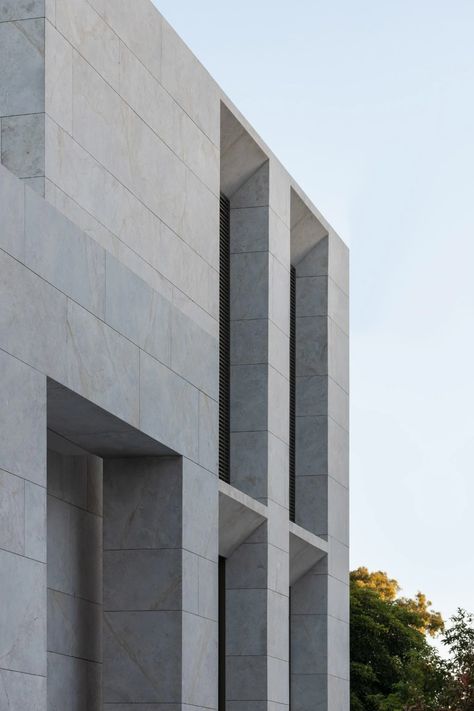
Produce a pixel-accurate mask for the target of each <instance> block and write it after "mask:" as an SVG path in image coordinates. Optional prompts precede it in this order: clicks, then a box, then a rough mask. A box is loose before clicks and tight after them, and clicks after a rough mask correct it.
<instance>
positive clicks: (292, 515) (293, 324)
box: [289, 266, 296, 521]
mask: <svg viewBox="0 0 474 711" xmlns="http://www.w3.org/2000/svg"><path fill="white" fill-rule="evenodd" d="M295 430H296V270H295V268H294V266H291V268H290V437H289V440H290V447H289V460H290V466H289V486H290V499H289V502H290V504H289V505H290V521H294V520H295V484H296V482H295V458H296V448H295Z"/></svg>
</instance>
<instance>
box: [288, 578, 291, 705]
mask: <svg viewBox="0 0 474 711" xmlns="http://www.w3.org/2000/svg"><path fill="white" fill-rule="evenodd" d="M288 677H289V680H288V693H289V697H288V703H289V706H288V708H289V709H290V711H291V585H290V587H289V588H288Z"/></svg>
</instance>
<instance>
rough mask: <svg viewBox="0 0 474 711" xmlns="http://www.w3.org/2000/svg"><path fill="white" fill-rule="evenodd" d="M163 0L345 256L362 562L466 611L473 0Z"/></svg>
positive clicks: (471, 495) (357, 541)
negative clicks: (338, 239) (341, 243)
mask: <svg viewBox="0 0 474 711" xmlns="http://www.w3.org/2000/svg"><path fill="white" fill-rule="evenodd" d="M155 4H156V5H157V7H158V9H159V10H160V11H161V12H162V13H163V14H164V16H165V17H166V18H167V19H168V21H169V22H170V23H171V24H172V25H173V26H174V27H175V29H176V30H177V31H178V33H179V34H180V35H181V36H182V37H183V38H184V40H185V41H186V42H187V43H188V45H189V46H190V47H191V49H192V50H193V51H194V52H195V54H197V56H198V57H199V59H200V60H201V61H202V62H203V63H204V64H205V66H206V67H207V68H208V69H209V71H210V72H211V74H212V75H213V76H214V77H215V78H216V79H217V81H218V82H219V83H220V85H221V86H222V87H223V89H224V90H225V91H226V92H227V94H229V96H230V97H231V99H232V100H233V101H234V102H235V103H236V104H237V106H238V107H239V108H240V109H241V111H242V112H243V113H244V114H245V115H246V117H247V118H248V119H249V120H250V122H251V123H252V124H253V125H254V126H255V128H256V129H257V130H258V132H259V133H260V134H261V136H262V137H263V139H264V140H265V141H266V142H267V143H268V145H269V146H270V147H271V148H272V150H273V151H274V152H275V153H276V154H277V155H278V157H279V158H280V159H281V160H282V162H283V163H284V164H285V165H286V167H287V168H288V169H289V170H290V172H291V173H292V174H293V175H294V177H295V178H296V179H297V181H298V182H299V183H300V185H301V186H302V187H303V188H304V190H305V191H306V192H307V193H308V195H309V196H310V197H311V198H312V200H313V201H314V203H315V204H316V205H317V206H318V208H319V209H320V210H321V212H322V213H323V214H324V215H325V217H326V218H327V219H328V220H329V221H330V222H331V224H332V225H333V226H334V227H335V229H336V230H337V231H338V232H339V233H340V235H341V236H342V237H343V238H344V239H345V240H346V242H347V243H348V244H349V245H350V248H351V296H352V306H351V319H352V321H351V332H352V355H351V387H352V409H351V418H352V419H351V428H352V434H351V448H352V452H351V486H352V496H351V537H352V541H351V543H352V560H351V564H352V566H353V567H355V566H358V565H367V566H368V567H369V568H372V569H383V570H387V571H388V572H389V573H390V575H392V576H393V577H396V578H398V579H399V581H400V582H401V583H402V585H403V587H404V593H406V594H413V593H415V592H416V591H417V590H418V589H421V590H422V591H423V592H425V593H426V594H427V595H428V596H429V597H430V598H431V599H432V601H433V603H434V606H435V608H437V609H440V610H441V611H442V612H443V614H444V615H446V616H447V615H450V614H451V613H452V612H454V610H455V609H456V607H457V606H458V605H461V606H464V607H466V608H468V609H470V610H471V611H474V593H473V591H474V556H473V546H474V535H473V534H474V377H473V367H474V276H473V274H474V2H473V1H472V0H464V1H462V0H451V1H450V2H447V0H442V1H441V0H397V1H396V2H393V1H392V2H390V1H389V0H360V1H359V2H354V1H353V0H324V1H323V0H293V2H288V1H286V2H283V1H282V0H252V1H250V0H239V2H230V3H229V2H223V1H222V0H221V1H220V2H217V1H216V0H156V1H155Z"/></svg>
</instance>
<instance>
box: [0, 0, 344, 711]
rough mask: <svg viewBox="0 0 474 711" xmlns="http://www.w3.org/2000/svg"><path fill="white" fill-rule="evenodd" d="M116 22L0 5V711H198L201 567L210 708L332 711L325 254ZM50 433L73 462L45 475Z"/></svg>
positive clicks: (228, 133) (338, 459)
mask: <svg viewBox="0 0 474 711" xmlns="http://www.w3.org/2000/svg"><path fill="white" fill-rule="evenodd" d="M130 7H131V4H130V2H129V0H45V2H43V1H40V0H0V61H1V64H2V68H3V71H2V75H1V76H0V138H1V145H0V153H1V163H2V164H3V166H0V275H1V278H0V392H1V394H2V402H3V403H5V406H4V407H2V408H1V411H0V435H1V438H2V446H1V447H0V601H1V602H2V604H1V605H0V632H1V634H0V708H2V709H3V707H5V708H6V709H8V711H20V710H21V711H24V709H25V708H28V709H30V710H31V711H45V709H46V708H48V707H49V708H50V709H54V708H61V705H62V708H64V707H65V706H66V705H67V706H68V708H69V707H71V706H70V704H71V703H72V702H71V701H70V700H69V701H68V702H67V703H66V701H65V699H66V698H67V696H68V694H69V696H70V698H72V697H73V698H74V703H75V704H76V705H75V707H71V708H73V711H79V710H80V711H85V709H88V711H90V709H94V708H95V707H97V708H99V707H100V706H99V703H100V694H102V693H103V694H104V698H103V701H104V704H105V708H108V709H109V711H119V709H120V711H131V708H132V707H133V709H134V711H150V709H151V708H154V709H159V708H164V706H163V705H164V704H166V708H167V709H168V710H169V711H174V710H175V709H176V710H177V709H178V708H180V709H186V711H189V709H191V708H193V709H199V708H201V709H213V708H216V707H217V620H218V604H217V557H218V553H219V552H220V554H221V555H225V556H227V558H228V560H227V594H226V599H227V608H228V616H227V645H226V655H227V692H228V693H227V705H228V707H229V711H243V710H244V709H245V710H246V711H248V710H249V709H250V711H261V710H262V711H263V709H266V710H267V711H277V710H278V711H284V709H285V708H287V707H288V702H289V697H290V695H291V700H292V708H294V709H297V710H298V711H302V710H303V709H304V710H306V709H309V708H314V706H315V704H316V705H318V707H319V708H321V710H324V711H329V710H330V711H347V709H348V668H347V663H348V472H347V470H348V352H347V351H348V312H347V308H348V307H347V299H348V296H347V295H348V278H347V270H348V256H347V250H346V248H345V246H344V245H343V243H342V242H341V241H340V240H339V238H338V237H337V235H335V233H334V231H333V230H332V228H331V227H330V225H328V224H327V222H326V221H325V220H324V218H323V217H322V216H321V215H320V214H319V213H318V211H317V210H316V208H315V207H314V205H312V204H311V202H310V201H309V199H308V198H307V197H306V196H305V195H304V193H303V192H302V191H301V189H300V188H299V187H298V186H297V185H296V184H295V183H294V181H293V180H292V178H291V177H290V176H289V175H288V174H287V173H286V171H285V170H284V168H283V167H282V166H281V165H280V163H279V162H278V161H277V159H276V158H275V157H274V156H273V154H272V153H271V151H270V150H269V149H268V147H267V146H266V145H265V144H264V143H263V141H262V140H261V139H260V138H259V137H258V136H257V135H256V133H255V132H254V130H253V129H252V127H251V126H249V125H248V123H247V122H246V120H245V119H244V118H243V117H242V116H241V115H240V114H239V112H238V110H237V109H236V108H235V107H233V105H232V103H231V102H230V101H229V99H228V98H227V97H226V96H225V95H224V94H223V93H222V91H221V90H220V88H219V87H218V86H217V85H216V84H215V82H214V81H213V80H212V78H211V77H210V76H209V75H208V73H207V72H206V70H205V69H204V68H203V67H202V66H201V64H200V63H199V62H198V60H197V59H196V58H195V57H194V56H193V55H192V54H191V52H190V51H189V50H188V49H187V47H186V46H185V45H184V44H183V42H182V41H181V40H180V38H179V37H178V36H177V35H176V34H175V33H174V31H173V30H172V28H171V27H170V26H169V25H168V24H167V23H166V21H165V20H164V19H163V18H162V17H161V16H160V14H159V13H158V12H157V11H156V9H155V8H154V7H153V5H152V4H151V3H150V2H149V0H134V2H133V12H131V11H130ZM15 176H16V177H15ZM221 190H222V191H223V192H224V193H225V194H226V195H227V196H228V197H229V198H230V201H231V208H232V210H231V251H232V256H231V263H232V278H231V302H232V304H231V312H232V313H231V316H232V334H231V336H232V338H231V341H232V344H231V347H232V348H231V350H232V353H231V358H232V403H231V421H232V452H231V460H232V461H231V486H228V487H227V488H224V489H222V487H221V486H220V484H219V480H218V476H217V474H218V471H217V468H218V464H217V453H218V385H219V382H218V303H219V291H218V280H219V273H218V259H219V230H218V204H219V192H220V191H221ZM290 263H291V264H293V265H295V266H296V268H297V282H298V288H297V296H298V303H297V317H298V327H297V333H298V344H297V347H298V360H297V376H298V378H297V380H298V384H297V417H298V423H297V434H298V439H297V486H296V496H297V521H296V524H291V525H290V524H289V521H288V434H289V421H288V418H289V410H288V394H289V388H288V385H289V383H288V378H289V361H288V348H289V269H290ZM48 427H49V428H50V429H52V430H54V433H55V435H54V436H55V437H57V436H58V435H60V436H61V437H62V438H63V439H64V440H66V441H67V442H69V443H72V445H71V446H73V447H80V448H81V449H80V450H79V451H80V452H83V451H86V452H88V453H90V454H89V455H83V454H79V453H77V452H76V454H71V453H68V452H64V451H61V452H58V451H57V449H54V447H53V452H52V453H51V454H49V455H48V457H47V454H46V446H47V429H48ZM51 436H52V435H50V440H51ZM91 454H92V455H94V456H95V458H91V456H90V455H91ZM81 457H82V458H81ZM102 461H103V462H104V470H105V499H104V519H103V525H104V535H105V539H104V541H105V546H104V547H105V550H104V561H103V565H102V562H101V559H102V548H101V541H100V534H99V530H100V528H101V526H102V517H101V508H100V506H99V501H98V499H96V498H94V497H92V498H91V497H90V496H89V494H90V492H91V491H95V489H94V488H91V487H92V484H93V483H94V481H95V479H94V476H93V474H92V472H93V471H97V467H100V462H102ZM47 469H48V476H47ZM97 476H98V475H97ZM84 482H86V483H84ZM84 487H85V488H84ZM47 495H48V507H47V506H46V500H47ZM219 502H220V503H219ZM47 508H48V514H47V513H46V512H47ZM235 516H237V518H238V520H235ZM47 537H48V550H46V539H47ZM221 547H222V550H221ZM85 551H87V555H86V553H85ZM290 580H291V583H292V615H291V625H290V626H291V630H290V629H289V586H290ZM137 581H142V584H139V585H138V584H137ZM102 583H103V584H104V590H105V598H104V610H103V611H102V609H101V603H102V591H101V585H102ZM102 612H103V615H102ZM102 617H103V620H104V621H105V631H106V634H105V640H104V650H103V651H104V656H103V663H102V648H101V634H100V619H99V620H98V618H102ZM290 648H291V669H290V668H289V656H290V655H289V651H290ZM101 667H103V679H102V684H100V683H99V678H100V676H101V675H100V668H101ZM163 670H166V673H163ZM100 687H102V689H101V688H100ZM290 692H291V694H290ZM7 704H8V705H7Z"/></svg>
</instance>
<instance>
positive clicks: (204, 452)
mask: <svg viewBox="0 0 474 711" xmlns="http://www.w3.org/2000/svg"><path fill="white" fill-rule="evenodd" d="M35 199H36V198H35ZM45 207H47V206H45ZM48 209H49V208H48ZM66 224H70V223H67V222H66ZM31 266H32V265H31ZM17 268H18V267H17ZM30 274H31V275H33V273H32V272H30ZM51 281H52V278H51ZM37 283H38V282H37ZM39 283H41V282H39ZM51 288H53V289H54V290H55V291H53V292H50V293H51V294H54V293H60V292H59V290H57V287H55V286H54V287H53V285H51ZM66 303H67V304H69V303H71V304H72V303H74V302H73V301H72V300H71V299H67V300H66ZM67 308H68V312H70V311H69V309H70V307H69V305H68V307H67ZM72 313H79V312H78V311H77V308H76V307H74V309H73V312H72ZM85 313H86V311H84V314H85ZM81 318H82V317H81ZM90 318H92V314H91V316H90ZM97 323H103V328H110V327H109V326H107V325H106V324H105V322H103V321H101V319H97ZM112 331H115V332H116V333H117V334H119V331H116V329H111V332H112ZM120 337H123V334H120ZM125 339H126V340H128V339H127V336H125ZM66 340H67V339H66ZM130 343H133V342H132V341H130ZM216 351H217V347H216ZM16 354H17V355H20V357H21V356H22V355H23V358H27V356H26V355H25V354H21V352H20V353H19V352H17V353H16ZM37 365H38V366H39V367H40V368H41V365H42V364H41V362H40V363H38V364H37ZM170 372H172V371H170ZM183 382H188V381H186V379H185V378H184V379H183ZM189 385H190V386H192V387H195V386H194V384H192V383H189ZM196 392H199V390H198V389H196ZM205 395H206V394H205V393H201V398H202V397H205ZM214 402H215V400H214ZM203 417H204V414H203ZM204 421H205V419H204V420H203V422H204ZM201 448H202V449H203V443H202V440H201ZM210 455H211V456H213V454H212V453H210ZM208 457H209V454H208V453H207V452H206V451H205V450H203V458H204V459H203V463H204V464H206V463H207V464H208V466H209V461H206V460H208ZM199 458H200V457H199V455H198V456H197V457H196V460H197V459H199ZM210 466H211V468H213V469H214V468H215V466H214V465H213V464H212V462H211V463H210Z"/></svg>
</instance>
